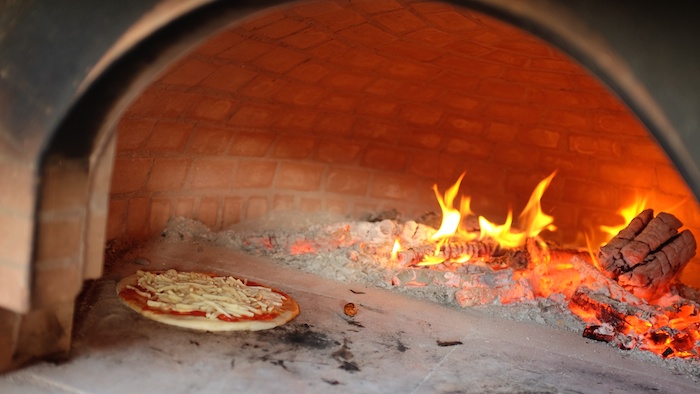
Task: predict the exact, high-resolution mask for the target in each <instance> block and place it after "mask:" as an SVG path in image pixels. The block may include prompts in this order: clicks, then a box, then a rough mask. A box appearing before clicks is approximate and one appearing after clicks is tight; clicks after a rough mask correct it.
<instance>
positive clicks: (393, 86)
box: [365, 78, 403, 96]
mask: <svg viewBox="0 0 700 394" xmlns="http://www.w3.org/2000/svg"><path fill="white" fill-rule="evenodd" d="M402 84H403V83H402V82H400V81H397V80H393V79H383V78H380V79H378V80H376V81H374V82H373V83H372V84H370V85H369V86H368V87H367V89H365V90H366V91H367V93H372V94H376V95H380V96H387V95H390V94H393V93H396V92H397V91H398V90H399V88H401V86H402Z"/></svg>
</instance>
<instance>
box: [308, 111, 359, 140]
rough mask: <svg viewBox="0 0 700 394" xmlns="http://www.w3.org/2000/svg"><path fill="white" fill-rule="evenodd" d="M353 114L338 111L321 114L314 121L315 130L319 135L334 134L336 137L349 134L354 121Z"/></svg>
mask: <svg viewBox="0 0 700 394" xmlns="http://www.w3.org/2000/svg"><path fill="white" fill-rule="evenodd" d="M355 118H356V117H355V116H354V115H346V114H342V113H338V112H334V113H330V114H327V115H321V116H320V117H319V119H318V122H316V127H315V128H314V130H316V131H317V132H318V133H319V134H321V135H334V136H337V137H340V136H346V135H349V134H350V133H351V131H352V129H353V125H354V123H355Z"/></svg>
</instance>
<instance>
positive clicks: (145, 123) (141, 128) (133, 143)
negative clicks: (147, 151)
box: [117, 118, 156, 152]
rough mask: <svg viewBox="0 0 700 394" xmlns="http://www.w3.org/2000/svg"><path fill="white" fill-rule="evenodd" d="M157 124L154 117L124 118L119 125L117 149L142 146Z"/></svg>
mask: <svg viewBox="0 0 700 394" xmlns="http://www.w3.org/2000/svg"><path fill="white" fill-rule="evenodd" d="M155 124H156V121H155V120H153V119H133V118H122V120H121V121H119V125H118V126H117V151H120V152H124V151H130V150H136V149H139V148H141V147H142V146H143V144H144V142H145V141H146V139H147V138H148V136H149V135H150V134H151V130H153V126H154V125H155Z"/></svg>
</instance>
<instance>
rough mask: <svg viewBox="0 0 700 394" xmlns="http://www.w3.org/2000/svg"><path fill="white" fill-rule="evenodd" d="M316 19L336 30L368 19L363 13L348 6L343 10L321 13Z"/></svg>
mask: <svg viewBox="0 0 700 394" xmlns="http://www.w3.org/2000/svg"><path fill="white" fill-rule="evenodd" d="M314 19H316V20H318V21H319V22H320V23H321V24H322V25H323V26H325V27H328V29H329V30H331V31H334V32H337V31H340V30H343V29H347V28H348V27H351V26H356V25H359V24H361V23H365V22H366V19H365V18H364V17H363V16H362V15H360V14H358V13H357V12H355V11H353V10H351V9H347V8H346V9H343V10H342V11H337V12H328V13H324V14H320V15H317V16H316V18H314Z"/></svg>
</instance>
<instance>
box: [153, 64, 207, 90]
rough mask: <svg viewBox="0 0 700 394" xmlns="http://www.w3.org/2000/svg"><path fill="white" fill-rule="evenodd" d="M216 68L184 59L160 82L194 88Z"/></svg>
mask: <svg viewBox="0 0 700 394" xmlns="http://www.w3.org/2000/svg"><path fill="white" fill-rule="evenodd" d="M217 68H218V67H217V66H216V65H213V64H211V63H207V62H203V61H201V60H197V59H186V60H185V61H184V62H182V63H181V64H178V65H177V67H176V68H175V69H174V70H171V71H169V72H168V73H167V74H165V76H164V77H163V78H162V79H161V80H160V82H162V83H164V84H170V85H185V86H195V85H196V84H198V83H199V82H200V81H201V80H203V79H204V78H206V77H208V76H209V75H210V74H211V73H213V72H214V71H215V70H216V69H217Z"/></svg>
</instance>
